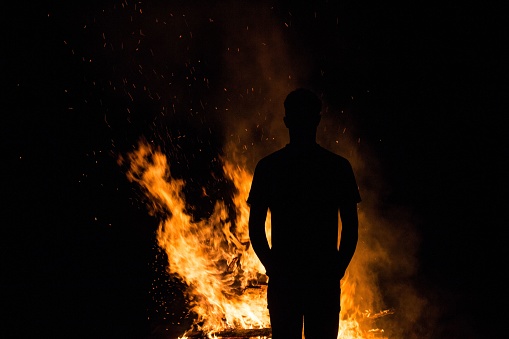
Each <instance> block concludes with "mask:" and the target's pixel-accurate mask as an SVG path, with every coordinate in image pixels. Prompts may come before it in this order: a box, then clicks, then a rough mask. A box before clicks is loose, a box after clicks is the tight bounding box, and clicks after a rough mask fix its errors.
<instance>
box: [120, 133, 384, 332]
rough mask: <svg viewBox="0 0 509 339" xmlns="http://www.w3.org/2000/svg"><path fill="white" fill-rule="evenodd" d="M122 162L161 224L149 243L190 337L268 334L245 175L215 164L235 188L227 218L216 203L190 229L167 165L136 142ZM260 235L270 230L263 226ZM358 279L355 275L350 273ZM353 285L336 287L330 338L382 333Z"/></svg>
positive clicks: (180, 185)
mask: <svg viewBox="0 0 509 339" xmlns="http://www.w3.org/2000/svg"><path fill="white" fill-rule="evenodd" d="M128 158H129V159H128V160H129V165H130V169H129V171H128V174H127V175H128V178H129V180H131V181H133V182H136V183H138V184H139V185H140V186H141V187H142V188H143V190H144V192H145V194H146V195H147V197H148V198H149V201H150V202H151V205H150V206H149V207H150V208H151V209H153V210H155V211H158V212H162V213H163V214H164V215H166V216H167V217H165V218H163V219H162V220H161V221H160V225H159V229H158V232H157V241H158V245H159V246H160V247H161V248H163V249H164V250H165V251H166V253H167V255H168V270H169V272H170V273H172V274H176V275H178V276H179V277H180V278H181V279H182V281H183V282H185V283H186V285H187V286H188V289H187V291H186V293H187V294H188V296H189V299H190V300H191V305H190V307H191V310H192V311H193V312H194V313H196V315H197V316H198V317H197V320H196V324H200V325H199V326H197V325H196V326H195V329H197V330H200V331H202V333H207V334H209V336H212V334H213V333H217V332H220V331H225V330H229V329H261V328H269V327H270V323H269V314H268V310H267V308H266V293H265V291H266V290H265V286H266V284H265V282H266V276H265V275H264V274H263V273H264V268H263V266H262V265H261V263H260V261H259V260H258V258H257V257H256V255H255V254H254V252H253V250H252V248H251V246H250V244H249V238H248V216H249V207H248V205H247V204H246V199H247V196H248V193H249V188H250V185H251V180H252V174H251V173H250V172H248V171H247V170H246V169H245V168H242V167H240V166H239V165H238V164H234V163H232V162H230V161H228V160H225V159H223V169H224V172H225V175H226V176H227V178H228V179H230V180H231V181H232V182H233V183H234V185H235V187H236V192H235V196H234V204H235V209H236V215H235V218H234V219H232V218H230V216H229V214H228V209H227V208H226V206H225V204H224V202H222V201H218V202H217V203H216V205H215V208H214V212H213V213H212V215H211V216H210V218H208V219H207V220H200V221H195V220H193V218H192V216H191V215H190V214H189V213H188V212H187V211H186V201H185V199H184V194H183V191H182V189H183V187H184V185H185V182H184V181H183V180H180V179H175V178H172V176H171V172H170V166H169V164H168V161H167V158H166V156H165V155H164V154H163V153H162V152H161V151H159V150H155V149H153V148H152V147H151V146H150V145H149V144H147V143H143V142H142V143H140V144H139V147H138V149H137V150H135V151H134V152H132V153H130V154H129V155H128ZM267 220H270V218H267ZM361 220H362V214H361ZM267 227H268V228H269V229H270V225H269V224H267ZM353 264H354V265H355V261H354V262H353ZM303 271H305V268H303ZM358 274H362V270H360V271H359V270H358V269H357V270H356V275H358ZM352 280H353V279H352ZM357 281H358V279H355V280H353V281H351V279H349V275H348V274H347V276H346V277H345V278H344V279H343V280H342V291H343V293H342V298H341V306H342V312H341V323H340V331H339V334H338V336H339V337H340V338H347V339H355V338H357V339H358V338H381V337H382V336H381V335H382V334H383V330H379V329H371V328H370V327H369V326H370V324H369V323H370V322H371V319H375V318H377V317H380V316H383V315H385V314H388V313H390V312H389V311H385V312H381V313H378V314H375V315H372V314H370V312H369V311H366V312H361V311H359V309H358V307H357V306H356V300H357V299H356V298H355V296H356V293H357V292H358V291H357V285H358V283H357ZM365 297H371V296H370V295H365ZM368 320H369V321H368ZM363 323H364V325H363ZM184 338H186V336H184Z"/></svg>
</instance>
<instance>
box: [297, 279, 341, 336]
mask: <svg viewBox="0 0 509 339" xmlns="http://www.w3.org/2000/svg"><path fill="white" fill-rule="evenodd" d="M340 300H341V289H340V285H339V278H335V277H332V278H330V279H323V280H321V281H315V282H312V283H311V284H309V285H308V286H307V291H306V298H305V306H304V308H305V309H304V335H305V337H306V339H337V337H338V331H339V312H340V310H341V306H340Z"/></svg>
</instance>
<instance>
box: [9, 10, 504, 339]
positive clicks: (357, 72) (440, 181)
mask: <svg viewBox="0 0 509 339" xmlns="http://www.w3.org/2000/svg"><path fill="white" fill-rule="evenodd" d="M316 3H317V4H318V2H316ZM320 4H321V3H320ZM285 6H287V7H291V5H288V4H285V3H279V4H277V6H276V9H277V10H279V12H277V11H276V13H286V12H287V11H286V10H285V8H286V7H285ZM310 6H311V5H310ZM316 6H318V7H320V6H321V5H316ZM419 6H420V7H419V8H417V7H410V6H408V7H400V6H386V7H383V6H382V5H378V6H377V7H376V6H375V7H373V6H372V5H370V6H368V5H367V4H365V5H362V4H353V3H351V4H350V3H345V4H342V5H340V6H339V7H338V10H340V11H341V13H345V14H344V16H343V17H344V18H345V19H344V20H346V22H347V24H345V28H344V33H345V36H346V37H347V38H345V39H344V40H342V41H340V42H338V41H335V42H334V44H331V45H332V46H338V44H339V46H342V48H344V49H343V50H342V52H337V53H339V54H341V53H343V54H344V55H346V57H344V58H343V59H341V60H340V61H338V64H337V65H332V64H329V65H328V66H329V67H330V69H331V72H332V73H333V74H334V72H336V73H335V74H336V75H337V76H338V77H341V78H343V79H347V80H345V84H337V83H332V82H331V83H328V84H327V81H324V84H322V86H323V87H324V88H325V91H327V90H329V91H330V92H332V90H331V89H332V88H334V89H338V90H342V91H344V92H350V93H355V91H357V90H359V89H363V88H368V87H369V88H374V89H375V91H374V92H375V93H376V94H374V96H373V97H372V98H371V99H370V100H369V101H366V104H365V107H363V112H366V114H365V115H362V114H361V115H359V116H358V117H357V118H356V126H357V130H358V131H360V133H361V134H362V135H363V136H365V138H367V139H368V142H369V141H372V142H373V143H374V141H375V140H376V139H378V138H383V139H384V140H385V143H384V144H383V146H375V147H374V148H375V151H376V152H377V154H379V156H380V159H383V161H382V163H383V167H384V175H385V177H386V179H387V181H388V182H390V183H391V185H392V187H393V192H392V194H391V197H390V199H392V202H393V203H394V204H405V205H406V206H411V207H412V208H413V209H414V210H415V211H416V212H415V213H416V214H418V215H419V216H420V219H421V221H420V223H419V224H418V227H419V232H420V234H421V236H422V242H421V249H420V251H419V260H420V263H421V268H420V270H419V274H420V278H419V279H418V282H417V284H418V287H419V288H422V289H423V290H426V291H431V292H430V293H432V295H433V298H434V300H436V301H437V303H438V305H434V306H435V307H438V308H439V309H441V310H442V311H443V312H442V313H443V314H442V316H441V317H440V319H438V322H437V324H436V327H437V328H436V329H435V331H434V333H435V334H434V335H433V336H430V338H459V337H461V338H502V337H504V334H505V333H506V332H507V331H506V330H505V329H504V325H505V322H506V319H507V315H508V314H507V305H506V303H505V301H504V299H507V293H506V288H507V287H506V286H505V284H503V282H502V281H503V280H504V279H505V278H504V276H505V275H506V274H505V273H506V271H507V263H506V259H507V245H506V244H505V242H506V240H507V231H506V226H507V221H506V216H505V213H506V209H507V207H506V202H507V197H506V196H507V191H508V185H507V166H506V162H507V156H508V154H507V148H506V146H505V144H506V143H507V127H506V125H505V124H504V123H503V121H504V116H505V115H506V114H507V110H506V108H507V106H506V105H505V104H506V100H507V93H508V89H509V88H508V86H507V62H506V60H508V59H509V58H508V55H507V53H506V52H505V51H504V47H505V46H506V45H507V41H506V38H505V33H504V32H505V31H506V30H504V29H505V28H506V27H505V24H504V22H503V21H504V20H505V18H504V17H503V12H502V11H501V10H500V9H498V8H490V7H489V6H487V5H482V6H481V5H480V4H461V5H444V4H441V5H434V4H421V5H419ZM311 7H313V6H311ZM98 8H102V7H101V6H100V5H99V4H98V3H93V2H76V3H74V2H73V5H71V4H60V5H58V6H57V5H56V4H49V3H40V2H38V3H37V4H30V3H16V4H9V5H7V7H4V13H3V20H2V23H3V32H4V35H3V36H4V39H3V43H2V50H3V53H2V57H1V60H2V74H3V77H2V85H3V86H2V88H3V90H2V103H3V107H4V108H3V109H2V112H3V113H2V117H1V119H2V123H1V130H2V143H1V147H2V156H3V159H4V160H3V165H2V173H3V175H2V190H1V192H2V195H3V199H2V216H3V218H2V219H3V220H4V221H3V222H2V226H1V229H0V253H1V268H0V270H1V271H0V272H1V280H0V285H1V293H2V295H1V297H0V300H2V302H1V309H2V315H1V318H0V319H1V321H0V323H1V326H2V328H1V330H0V335H1V336H2V337H5V338H28V337H33V336H36V335H37V336H40V337H56V336H65V337H88V338H116V337H118V338H143V337H146V336H147V334H148V333H149V328H150V326H151V324H150V323H149V322H148V321H147V320H146V318H147V309H150V308H151V307H152V306H153V301H152V299H151V296H150V295H149V290H150V289H151V287H152V284H153V280H154V277H155V276H156V274H155V273H154V271H153V269H154V264H152V265H151V264H150V263H151V262H152V261H153V257H154V255H155V254H154V253H155V250H154V248H153V231H154V230H155V228H156V222H155V221H154V220H153V219H152V218H150V217H149V216H148V214H147V212H146V210H145V209H144V207H143V206H141V204H139V202H138V201H136V199H135V197H136V191H135V189H134V188H133V186H132V185H130V184H129V183H128V182H127V180H126V179H125V177H124V175H123V174H122V172H121V170H120V169H119V168H118V166H117V164H116V163H115V158H114V157H112V156H111V155H110V154H109V152H108V150H109V148H110V146H111V138H112V132H111V131H110V130H109V129H108V128H106V126H105V124H104V119H103V114H99V115H98V116H94V109H95V108H94V106H93V105H92V106H86V105H81V106H79V108H78V111H77V112H76V111H71V112H70V111H69V109H68V106H69V105H72V104H73V102H78V101H79V102H82V96H83V97H87V98H88V97H90V96H91V94H90V88H89V87H90V85H89V84H87V82H86V81H87V80H83V81H82V80H81V79H86V78H87V76H88V74H87V71H88V68H87V67H85V66H82V64H81V63H79V62H77V61H76V58H72V57H70V56H69V54H68V49H66V48H65V46H63V45H62V41H63V40H64V39H65V38H69V37H70V39H74V42H75V43H76V41H81V40H80V39H84V40H83V45H84V46H85V45H86V44H87V43H88V42H87V41H86V39H87V37H83V36H80V30H79V28H77V26H76V25H73V23H74V22H75V21H77V22H79V20H81V19H82V18H83V16H86V15H87V13H93V12H94V11H97V9H98ZM307 10H308V9H307V8H304V7H303V8H301V9H299V8H294V9H293V15H294V16H298V15H299V13H301V12H305V11H307ZM48 12H51V13H52V15H53V16H54V17H55V19H54V20H53V21H48V20H47V13H48ZM281 15H282V16H283V14H281ZM311 35H312V34H310V36H306V35H305V34H304V35H303V36H302V40H301V42H302V44H303V45H305V44H306V42H308V43H309V42H310V41H314V40H315V39H316V36H311ZM323 36H324V37H323V39H326V38H327V37H328V36H327V34H324V35H323ZM329 38H331V37H330V36H329ZM88 39H90V37H88ZM328 42H329V41H327V40H323V41H321V43H322V44H324V45H327V44H328ZM320 53H332V52H330V51H329V52H326V51H325V50H323V51H320V50H317V49H315V50H314V52H312V53H311V54H312V56H313V57H316V59H317V60H319V59H320ZM335 53H336V52H335ZM333 54H334V53H333ZM343 54H341V55H343ZM329 62H331V63H333V61H329ZM327 86H328V87H327ZM66 88H72V89H73V90H74V91H73V93H72V94H71V95H70V96H69V95H67V94H65V92H64V89H66ZM92 95H93V94H92ZM110 99H111V98H110ZM105 100H107V98H106V99H105ZM339 101H340V102H339V103H338V105H341V100H339ZM109 105H110V107H113V106H114V104H112V103H111V102H110V103H109ZM368 112H371V113H368ZM382 113H383V115H382ZM139 122H140V124H142V125H143V123H144V121H143V119H141V118H140V121H139ZM131 128H132V129H131V130H129V131H126V132H125V134H122V135H121V136H120V137H119V135H115V136H114V137H115V138H117V139H116V140H117V142H118V144H120V145H117V149H128V147H129V142H132V140H135V137H136V136H138V135H139V134H140V133H143V131H144V128H145V127H143V126H141V127H131ZM97 150H101V153H99V152H98V151H97ZM83 174H85V176H84V175H83ZM96 219H97V220H96ZM110 224H111V225H110ZM156 266H157V265H156Z"/></svg>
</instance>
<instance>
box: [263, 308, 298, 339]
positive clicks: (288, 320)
mask: <svg viewBox="0 0 509 339" xmlns="http://www.w3.org/2000/svg"><path fill="white" fill-rule="evenodd" d="M269 314H270V326H271V328H272V339H302V314H301V313H300V312H295V310H292V309H286V310H284V309H283V310H277V311H276V310H273V309H269Z"/></svg>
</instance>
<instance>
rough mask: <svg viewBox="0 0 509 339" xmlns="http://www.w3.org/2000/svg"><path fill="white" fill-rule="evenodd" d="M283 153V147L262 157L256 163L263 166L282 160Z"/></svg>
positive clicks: (284, 151)
mask: <svg viewBox="0 0 509 339" xmlns="http://www.w3.org/2000/svg"><path fill="white" fill-rule="evenodd" d="M285 153H286V148H285V147H283V148H281V149H278V150H277V151H275V152H272V153H270V154H268V155H266V156H264V157H263V158H262V159H260V161H258V164H259V165H260V164H262V165H263V164H270V163H273V162H276V161H278V160H279V159H281V158H283V157H284V156H285Z"/></svg>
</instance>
